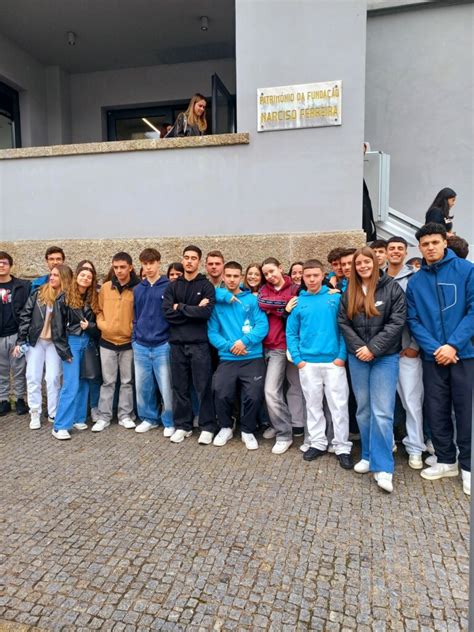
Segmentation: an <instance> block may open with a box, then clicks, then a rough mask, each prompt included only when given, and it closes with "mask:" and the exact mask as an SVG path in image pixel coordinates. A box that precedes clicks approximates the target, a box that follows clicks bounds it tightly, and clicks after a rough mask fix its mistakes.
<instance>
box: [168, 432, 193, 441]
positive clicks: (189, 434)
mask: <svg viewBox="0 0 474 632" xmlns="http://www.w3.org/2000/svg"><path fill="white" fill-rule="evenodd" d="M192 434H193V433H192V432H188V433H186V434H185V435H184V437H183V438H182V439H173V437H171V438H170V441H171V443H183V441H184V440H185V439H187V438H188V437H190V436H191V435H192Z"/></svg>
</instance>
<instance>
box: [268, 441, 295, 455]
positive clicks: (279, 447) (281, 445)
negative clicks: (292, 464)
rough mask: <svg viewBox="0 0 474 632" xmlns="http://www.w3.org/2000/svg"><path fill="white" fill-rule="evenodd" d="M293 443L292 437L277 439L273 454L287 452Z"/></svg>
mask: <svg viewBox="0 0 474 632" xmlns="http://www.w3.org/2000/svg"><path fill="white" fill-rule="evenodd" d="M292 443H293V441H292V440H291V439H288V440H284V441H278V440H277V441H275V445H274V446H273V448H272V454H285V452H286V451H287V450H288V449H289V448H290V446H291V444H292Z"/></svg>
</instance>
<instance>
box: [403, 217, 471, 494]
mask: <svg viewBox="0 0 474 632" xmlns="http://www.w3.org/2000/svg"><path fill="white" fill-rule="evenodd" d="M416 238H417V240H418V243H419V248H420V251H421V254H422V255H423V263H422V266H421V270H420V271H419V272H417V273H416V274H414V275H413V276H412V277H411V278H410V280H409V281H408V287H407V293H406V295H407V304H408V325H409V327H410V329H411V332H412V334H413V335H414V337H415V338H416V341H417V343H418V344H419V345H420V347H421V351H422V363H423V382H424V387H425V410H426V415H427V418H428V421H429V424H430V428H431V438H432V441H433V445H434V448H435V452H436V456H437V458H438V462H437V463H436V464H435V465H433V466H432V467H428V468H427V469H425V470H423V471H422V472H421V476H422V477H423V478H426V479H428V480H436V479H438V478H443V477H446V476H457V475H458V464H457V461H456V445H455V443H454V428H453V421H452V416H451V409H452V408H454V413H455V418H456V443H457V447H458V449H459V463H460V464H461V475H462V481H463V489H464V492H465V493H466V494H468V495H470V493H471V426H472V388H473V383H474V345H473V334H474V266H473V264H472V263H470V262H469V261H466V260H464V259H460V258H459V257H456V255H455V254H454V253H453V252H451V250H449V249H447V241H446V229H445V228H444V226H441V224H434V223H429V224H426V225H425V226H422V227H421V228H420V229H419V230H418V232H417V233H416Z"/></svg>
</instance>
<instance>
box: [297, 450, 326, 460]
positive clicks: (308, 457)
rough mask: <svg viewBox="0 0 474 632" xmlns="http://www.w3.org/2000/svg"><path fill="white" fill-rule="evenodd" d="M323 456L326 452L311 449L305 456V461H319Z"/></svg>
mask: <svg viewBox="0 0 474 632" xmlns="http://www.w3.org/2000/svg"><path fill="white" fill-rule="evenodd" d="M323 454H326V450H318V448H309V449H308V450H306V452H305V453H304V454H303V459H304V460H305V461H314V459H317V458H318V456H323Z"/></svg>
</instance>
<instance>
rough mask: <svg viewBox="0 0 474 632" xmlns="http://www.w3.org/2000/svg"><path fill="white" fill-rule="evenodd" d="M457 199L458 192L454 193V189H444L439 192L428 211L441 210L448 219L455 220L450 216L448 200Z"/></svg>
mask: <svg viewBox="0 0 474 632" xmlns="http://www.w3.org/2000/svg"><path fill="white" fill-rule="evenodd" d="M455 197H456V191H453V189H450V188H449V187H445V188H444V189H441V191H438V193H437V194H436V197H435V199H434V200H433V202H432V203H431V205H430V208H429V209H428V210H430V209H432V208H439V209H440V210H441V212H442V213H443V216H444V217H445V218H446V219H453V216H452V215H450V214H449V204H448V200H449V199H450V198H455Z"/></svg>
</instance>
